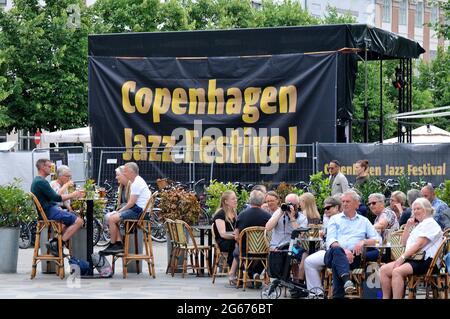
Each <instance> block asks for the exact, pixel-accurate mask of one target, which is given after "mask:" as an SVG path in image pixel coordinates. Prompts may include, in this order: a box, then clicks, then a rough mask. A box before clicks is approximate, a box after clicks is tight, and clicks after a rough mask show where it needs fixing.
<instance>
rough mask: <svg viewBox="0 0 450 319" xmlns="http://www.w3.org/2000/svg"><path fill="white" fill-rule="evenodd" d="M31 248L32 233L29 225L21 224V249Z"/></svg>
mask: <svg viewBox="0 0 450 319" xmlns="http://www.w3.org/2000/svg"><path fill="white" fill-rule="evenodd" d="M30 246H31V231H30V228H29V227H28V224H27V223H20V233H19V248H22V249H26V248H28V247H30Z"/></svg>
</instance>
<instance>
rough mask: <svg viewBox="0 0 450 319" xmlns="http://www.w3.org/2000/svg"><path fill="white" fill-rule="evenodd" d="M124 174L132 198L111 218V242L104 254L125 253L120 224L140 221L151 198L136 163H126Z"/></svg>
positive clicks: (103, 251)
mask: <svg viewBox="0 0 450 319" xmlns="http://www.w3.org/2000/svg"><path fill="white" fill-rule="evenodd" d="M123 174H124V175H125V176H126V177H127V178H128V180H130V181H131V185H130V197H129V199H128V202H127V204H126V205H125V206H123V207H121V208H120V209H118V210H117V211H116V212H114V213H113V214H111V216H110V217H109V222H108V224H109V232H110V234H111V242H110V244H109V246H108V247H106V248H105V249H104V250H102V251H101V253H102V254H117V253H121V252H123V244H122V235H121V234H120V230H119V223H120V222H122V221H123V220H125V219H138V218H139V216H140V215H141V213H142V211H143V210H144V208H145V205H147V202H148V200H149V199H150V196H151V193H150V190H149V188H148V186H147V183H146V182H145V181H144V179H143V178H142V177H140V176H139V167H138V166H137V164H136V163H134V162H128V163H126V164H125V165H124V168H123Z"/></svg>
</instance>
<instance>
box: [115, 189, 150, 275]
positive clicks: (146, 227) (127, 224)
mask: <svg viewBox="0 0 450 319" xmlns="http://www.w3.org/2000/svg"><path fill="white" fill-rule="evenodd" d="M157 194H158V192H154V193H153V194H152V196H150V198H149V199H148V201H147V204H146V205H145V208H144V210H143V211H142V213H141V215H140V216H139V219H137V220H134V219H125V220H124V221H123V223H124V229H125V236H124V245H123V253H120V254H116V255H114V256H113V262H112V264H113V265H112V269H113V272H114V270H115V263H116V260H117V259H118V258H122V265H123V268H122V272H123V278H127V275H128V264H129V263H130V262H132V261H135V262H136V269H137V273H138V274H139V273H140V272H141V270H140V261H141V260H143V261H146V262H147V264H148V273H149V275H150V276H151V277H153V278H155V262H154V256H153V243H152V230H151V222H150V221H149V220H146V219H145V217H146V215H147V214H148V213H149V212H150V213H151V211H152V210H153V205H154V203H155V199H156V196H157ZM138 231H142V233H143V242H144V247H143V252H142V253H139V250H138V247H139V242H138ZM131 236H133V238H134V248H135V250H134V251H135V253H131V252H130V237H131Z"/></svg>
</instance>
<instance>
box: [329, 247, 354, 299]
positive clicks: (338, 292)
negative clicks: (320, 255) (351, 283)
mask: <svg viewBox="0 0 450 319" xmlns="http://www.w3.org/2000/svg"><path fill="white" fill-rule="evenodd" d="M324 261H325V266H327V267H328V268H331V269H332V271H333V298H344V295H345V291H344V284H345V282H344V280H343V279H342V276H343V275H348V276H349V278H350V269H354V268H357V267H359V266H360V264H361V256H355V258H354V259H353V263H352V264H349V262H348V259H347V255H346V254H345V252H344V249H342V248H341V247H331V248H330V249H328V250H327V251H326V253H325V258H324Z"/></svg>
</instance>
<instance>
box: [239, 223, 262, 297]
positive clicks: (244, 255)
mask: <svg viewBox="0 0 450 319" xmlns="http://www.w3.org/2000/svg"><path fill="white" fill-rule="evenodd" d="M244 237H245V238H246V239H245V241H246V244H245V246H244V245H243V241H242V239H243V238H244ZM268 256H269V242H268V240H267V234H266V230H265V227H262V226H252V227H247V228H245V229H243V230H242V231H241V232H240V234H239V263H240V266H239V274H238V282H237V285H236V287H239V286H240V282H241V281H242V282H243V289H244V290H245V287H246V286H247V282H248V281H250V282H253V284H254V285H255V283H256V282H260V283H268V282H269V276H268V274H267V267H268ZM257 262H261V263H262V264H263V267H264V269H265V270H266V271H265V272H264V278H262V279H261V278H260V279H254V278H248V270H249V269H250V267H251V266H253V265H255V264H256V263H257Z"/></svg>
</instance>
